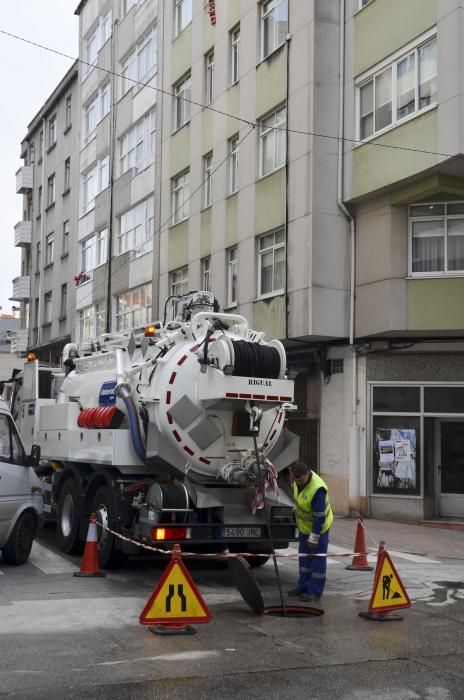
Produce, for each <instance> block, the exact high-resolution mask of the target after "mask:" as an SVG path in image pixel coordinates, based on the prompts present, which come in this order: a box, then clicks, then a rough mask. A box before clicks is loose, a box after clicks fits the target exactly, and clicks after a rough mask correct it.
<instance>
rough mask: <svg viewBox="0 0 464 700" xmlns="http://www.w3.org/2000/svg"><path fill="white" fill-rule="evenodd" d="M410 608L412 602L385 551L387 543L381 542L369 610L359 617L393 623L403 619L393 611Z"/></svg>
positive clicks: (361, 613)
mask: <svg viewBox="0 0 464 700" xmlns="http://www.w3.org/2000/svg"><path fill="white" fill-rule="evenodd" d="M410 607H411V601H410V599H409V596H408V594H407V593H406V591H405V588H404V586H403V584H402V582H401V579H400V577H399V576H398V573H397V571H396V569H395V567H394V566H393V562H392V560H391V559H390V555H389V554H388V552H387V551H386V549H385V542H380V544H379V551H378V556H377V566H376V569H375V575H374V587H373V589H372V595H371V599H370V602H369V609H368V612H360V613H359V616H360V617H365V618H366V619H368V620H376V621H377V622H391V621H394V620H402V619H403V616H402V615H397V614H391V612H392V610H398V609H400V608H410Z"/></svg>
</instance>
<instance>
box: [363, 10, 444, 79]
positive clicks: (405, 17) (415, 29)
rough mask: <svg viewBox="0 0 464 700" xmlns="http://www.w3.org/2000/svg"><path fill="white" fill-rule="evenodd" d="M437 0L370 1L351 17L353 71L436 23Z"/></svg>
mask: <svg viewBox="0 0 464 700" xmlns="http://www.w3.org/2000/svg"><path fill="white" fill-rule="evenodd" d="M437 1H439V0H374V2H371V3H370V4H369V5H367V6H366V7H365V8H364V9H363V10H362V11H361V12H358V14H357V15H356V16H355V44H354V47H355V56H354V74H355V75H359V74H360V73H363V72H364V71H365V70H368V69H369V68H371V67H372V66H375V65H376V63H379V62H380V61H383V60H384V59H385V58H386V57H387V56H389V55H390V54H392V53H395V51H398V50H399V49H400V48H401V47H402V46H404V45H405V44H408V43H409V42H410V41H412V40H413V39H415V38H416V37H417V36H420V35H421V34H423V33H424V32H425V31H427V29H430V28H431V27H433V26H434V25H435V24H436V22H437V12H436V3H437Z"/></svg>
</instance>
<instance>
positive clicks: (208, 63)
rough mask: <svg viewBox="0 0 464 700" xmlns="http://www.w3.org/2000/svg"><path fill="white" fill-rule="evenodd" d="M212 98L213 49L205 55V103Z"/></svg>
mask: <svg viewBox="0 0 464 700" xmlns="http://www.w3.org/2000/svg"><path fill="white" fill-rule="evenodd" d="M213 99H214V51H210V52H209V53H208V54H206V56H205V103H206V104H207V105H208V104H209V103H210V102H212V101H213Z"/></svg>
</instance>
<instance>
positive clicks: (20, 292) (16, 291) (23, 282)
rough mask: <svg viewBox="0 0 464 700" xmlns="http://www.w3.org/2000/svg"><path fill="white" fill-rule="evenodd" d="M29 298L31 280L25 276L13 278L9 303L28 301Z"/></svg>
mask: <svg viewBox="0 0 464 700" xmlns="http://www.w3.org/2000/svg"><path fill="white" fill-rule="evenodd" d="M30 296H31V278H30V277H29V276H26V275H22V276H21V277H15V278H14V280H13V294H12V296H11V297H10V300H11V301H29V299H30Z"/></svg>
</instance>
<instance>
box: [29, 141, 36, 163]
mask: <svg viewBox="0 0 464 700" xmlns="http://www.w3.org/2000/svg"><path fill="white" fill-rule="evenodd" d="M34 163H35V146H34V142H33V141H31V143H30V144H29V165H34Z"/></svg>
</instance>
